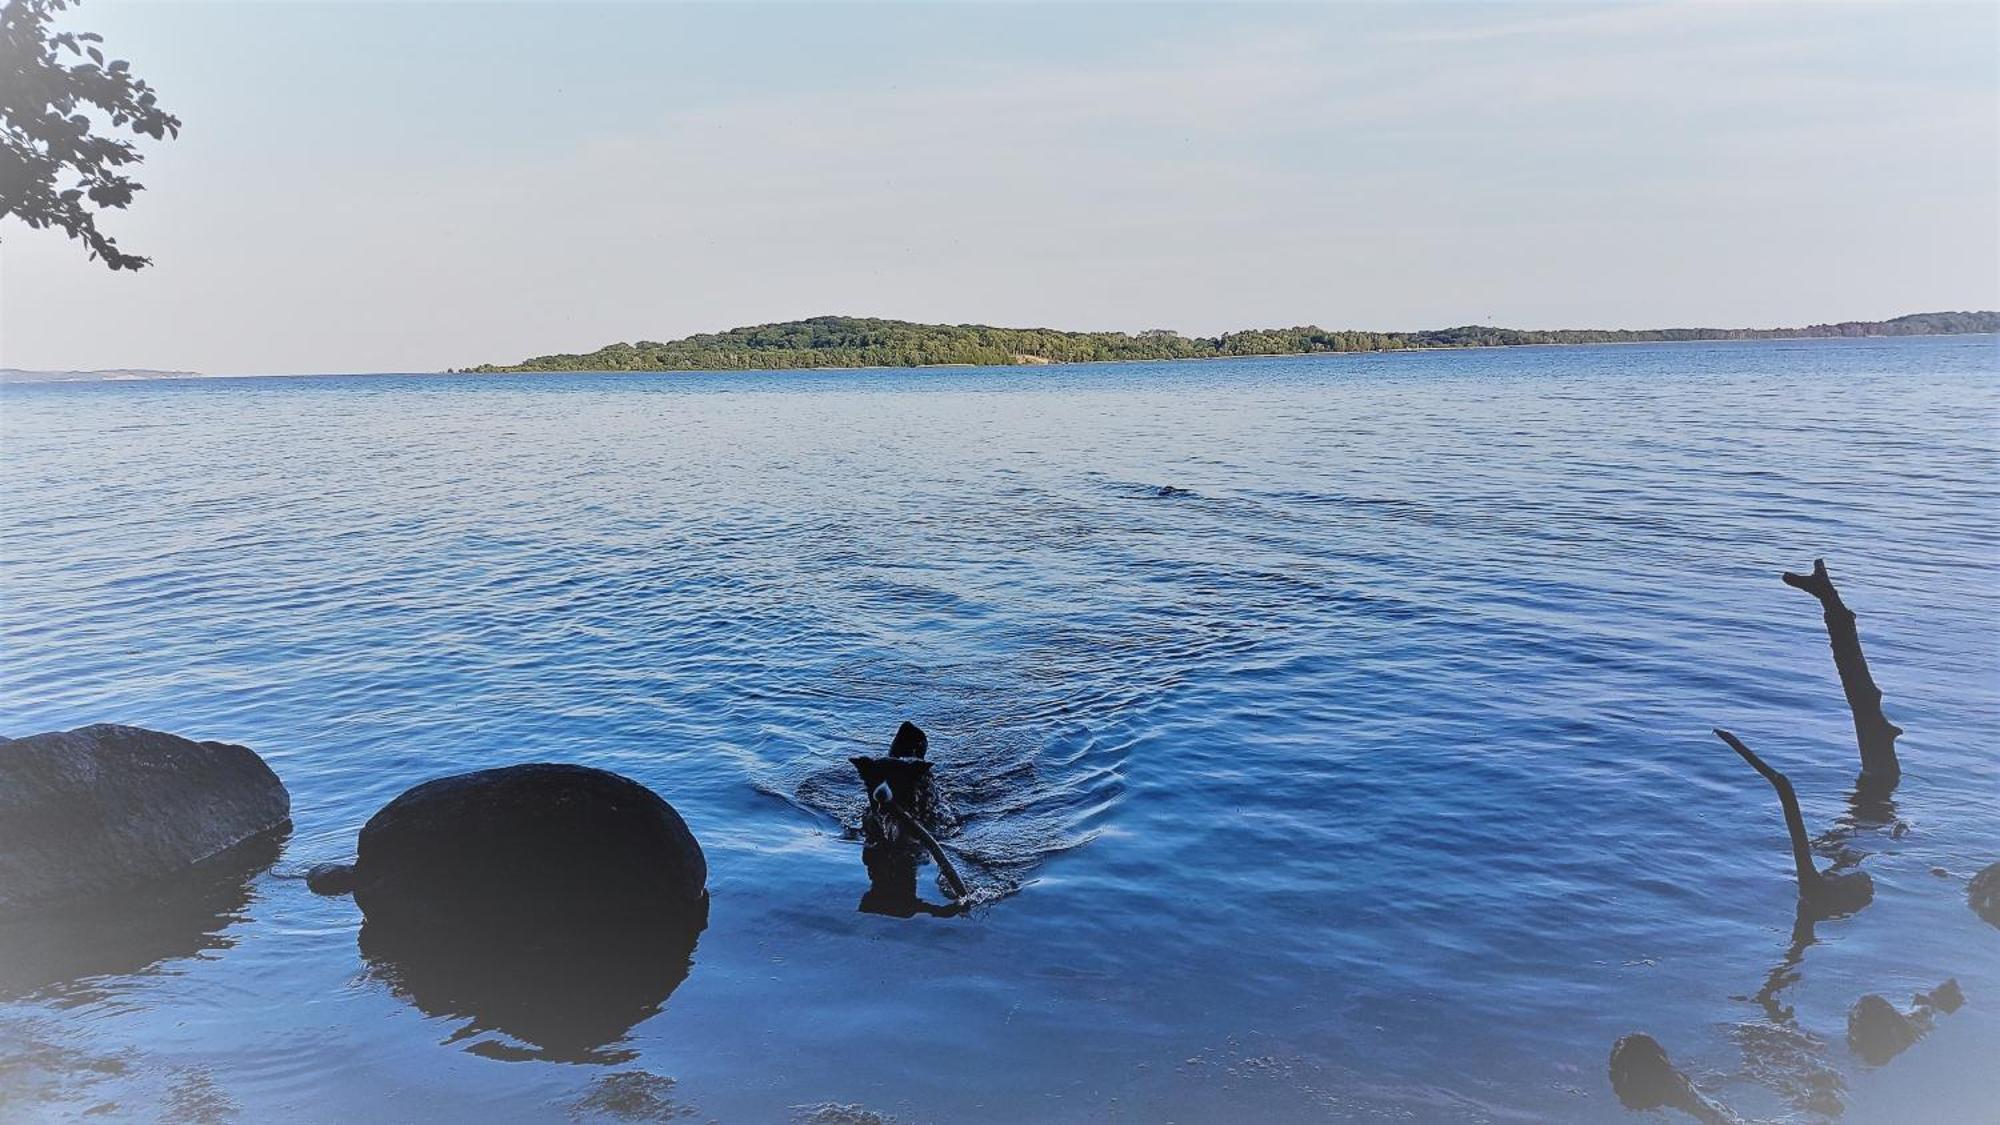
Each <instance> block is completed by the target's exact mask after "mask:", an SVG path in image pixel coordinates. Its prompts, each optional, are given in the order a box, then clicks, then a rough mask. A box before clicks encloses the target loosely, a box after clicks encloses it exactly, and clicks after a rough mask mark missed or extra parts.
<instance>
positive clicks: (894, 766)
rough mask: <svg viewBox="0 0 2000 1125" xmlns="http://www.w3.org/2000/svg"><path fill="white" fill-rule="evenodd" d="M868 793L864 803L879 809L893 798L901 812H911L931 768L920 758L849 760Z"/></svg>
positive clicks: (928, 777)
mask: <svg viewBox="0 0 2000 1125" xmlns="http://www.w3.org/2000/svg"><path fill="white" fill-rule="evenodd" d="M847 760H848V761H850V762H853V763H854V769H855V771H856V772H858V773H859V774H860V775H861V785H862V787H863V788H865V789H867V790H868V803H869V804H870V805H880V804H882V803H883V801H884V799H885V798H894V799H895V801H896V803H897V804H899V805H901V806H903V808H905V809H915V808H916V807H917V805H918V801H917V794H918V792H919V791H920V790H921V789H922V787H923V786H924V785H926V784H927V783H928V782H929V781H930V776H931V764H930V763H929V762H927V761H925V760H924V759H922V758H849V759H847Z"/></svg>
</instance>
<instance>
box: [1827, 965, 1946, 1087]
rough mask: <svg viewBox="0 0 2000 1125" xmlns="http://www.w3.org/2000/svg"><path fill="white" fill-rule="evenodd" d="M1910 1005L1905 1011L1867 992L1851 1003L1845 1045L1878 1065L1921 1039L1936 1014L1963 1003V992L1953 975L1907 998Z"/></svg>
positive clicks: (1932, 1022)
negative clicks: (1900, 1010) (1926, 990)
mask: <svg viewBox="0 0 2000 1125" xmlns="http://www.w3.org/2000/svg"><path fill="white" fill-rule="evenodd" d="M1910 1003H1911V1005H1912V1007H1911V1008H1910V1010H1909V1011H1908V1012H1907V1013H1905V1012H1899V1011H1897V1010H1896V1006H1895V1005H1894V1004H1891V1003H1889V1002H1888V1001H1887V1000H1884V999H1883V998H1881V997H1880V996H1875V995H1868V996H1863V997H1862V998H1861V999H1859V1000H1856V1001H1855V1002H1854V1007H1853V1008H1851V1009H1849V1010H1848V1013H1847V1045H1848V1046H1849V1047H1852V1048H1853V1049H1854V1053H1855V1054H1857V1055H1860V1056H1861V1057H1862V1058H1863V1059H1864V1060H1866V1061H1867V1062H1868V1063H1869V1064H1870V1065H1871V1066H1881V1065H1882V1064H1883V1063H1886V1062H1888V1061H1889V1060H1890V1059H1893V1058H1895V1057H1896V1056H1897V1055H1900V1054H1902V1053H1903V1051H1904V1050H1906V1049H1907V1048H1908V1047H1909V1046H1910V1044H1912V1043H1915V1042H1916V1041H1917V1040H1919V1039H1922V1038H1923V1037H1924V1035H1925V1034H1926V1033H1928V1032H1929V1031H1930V1029H1931V1025H1932V1024H1934V1023H1935V1022H1937V1017H1938V1016H1940V1015H1950V1014H1951V1013H1953V1012H1956V1011H1958V1010H1959V1008H1961V1007H1963V1006H1964V1005H1965V993H1964V992H1963V991H1961V990H1960V989H1959V987H1958V978H1956V977H1953V978H1951V979H1950V980H1947V981H1945V982H1944V983H1943V984H1941V985H1938V986H1937V987H1936V988H1933V989H1931V990H1930V991H1929V992H1919V993H1917V994H1916V995H1915V996H1912V997H1910Z"/></svg>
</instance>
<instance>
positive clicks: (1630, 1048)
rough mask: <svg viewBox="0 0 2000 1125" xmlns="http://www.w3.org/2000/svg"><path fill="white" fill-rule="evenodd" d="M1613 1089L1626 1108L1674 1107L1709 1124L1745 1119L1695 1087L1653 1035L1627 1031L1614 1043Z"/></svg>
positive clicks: (1718, 1124) (1716, 1124)
mask: <svg viewBox="0 0 2000 1125" xmlns="http://www.w3.org/2000/svg"><path fill="white" fill-rule="evenodd" d="M1611 1089H1612V1091H1613V1092H1614V1093H1616V1094H1617V1095H1618V1100H1619V1101H1620V1102H1621V1103H1623V1104H1624V1106H1625V1108H1627V1109H1661V1108H1664V1107H1672V1108H1674V1109H1678V1110H1680V1111H1681V1112H1683V1113H1685V1114H1688V1115H1689V1116H1691V1117H1693V1118H1694V1119H1695V1120H1697V1121H1703V1122H1707V1123H1709V1125H1725V1123H1736V1122H1740V1121H1741V1120H1742V1118H1740V1117H1737V1116H1736V1114H1735V1113H1734V1112H1732V1111H1731V1110H1730V1109H1729V1107H1727V1106H1724V1105H1720V1104H1718V1103H1716V1102H1714V1101H1711V1100H1710V1099H1709V1097H1708V1095H1706V1094H1704V1093H1702V1092H1701V1090H1699V1089H1698V1088H1696V1086H1695V1084H1694V1083H1693V1082H1691V1081H1689V1080H1688V1076H1687V1075H1685V1074H1682V1073H1681V1072H1680V1070H1679V1069H1678V1068H1676V1067H1675V1066H1674V1064H1673V1060H1672V1059H1669V1058H1668V1057H1667V1049H1666V1048H1665V1047H1662V1046H1660V1042H1659V1040H1657V1039H1654V1038H1653V1037H1652V1036H1650V1035H1639V1034H1634V1035H1627V1036H1625V1037H1624V1038H1622V1039H1620V1040H1619V1041H1618V1042H1617V1043H1615V1044H1613V1045H1612V1047H1611Z"/></svg>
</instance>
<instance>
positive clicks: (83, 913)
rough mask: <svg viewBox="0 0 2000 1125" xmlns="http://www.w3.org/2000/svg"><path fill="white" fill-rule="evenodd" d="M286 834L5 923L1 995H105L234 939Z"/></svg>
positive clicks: (74, 998) (0, 942)
mask: <svg viewBox="0 0 2000 1125" xmlns="http://www.w3.org/2000/svg"><path fill="white" fill-rule="evenodd" d="M288 835H289V833H288V832H273V833H268V834H266V835H263V836H259V837H256V838H255V839H251V840H246V841H244V842H243V843H242V844H239V845H237V846H236V847H234V848H231V849H229V850H228V851H226V852H224V853H222V854H221V855H219V856H216V857H215V858H213V859H210V860H208V861H206V862H203V863H201V864H199V865H197V866H196V867H194V868H193V869H191V870H189V871H186V872H183V873H181V874H179V875H176V876H173V877H171V878H167V879H161V880H157V881H154V882H151V883H148V884H146V885H144V886H141V887H136V888H130V889H126V890H123V891H120V892H119V893H116V894H105V895H100V896H96V897H92V898H87V899H80V900H76V901H72V902H64V903H60V904H55V905H51V906H48V907H46V908H40V909H37V910H34V911H31V912H29V913H27V914H26V916H23V917H17V918H8V919H5V920H0V999H13V998H17V997H23V996H29V995H41V996H45V997H48V998H51V999H55V1000H57V1001H59V1002H62V1003H64V1004H81V1003H88V1002H90V1001H92V1000H96V999H99V998H101V997H102V996H103V995H104V994H105V991H106V989H105V986H103V985H101V984H100V983H99V982H100V981H101V980H102V979H103V978H107V977H117V976H126V975H131V974H137V973H147V972H152V971H155V970H157V969H158V968H159V967H160V966H162V965H164V964H166V963H169V962H172V961H175V960H178V959H181V958H185V957H193V956H196V955H199V954H201V953H204V952H208V951H210V950H217V949H227V948H229V947H230V946H231V945H233V944H235V942H234V941H233V940H232V939H231V938H230V937H229V936H228V933H227V930H228V929H229V927H230V926H232V925H233V924H235V923H237V922H240V921H244V920H246V919H247V917H248V909H249V907H250V904H251V903H252V901H253V900H254V898H255V895H254V893H253V891H252V883H253V881H254V880H255V879H256V877H257V875H258V874H259V873H261V872H262V871H264V869H266V868H268V867H270V866H271V864H272V863H274V862H276V861H277V859H278V856H279V854H280V853H281V852H282V851H283V850H284V846H285V840H286V838H287V837H288Z"/></svg>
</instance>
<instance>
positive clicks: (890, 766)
mask: <svg viewBox="0 0 2000 1125" xmlns="http://www.w3.org/2000/svg"><path fill="white" fill-rule="evenodd" d="M929 749H930V739H929V738H927V737H926V736H925V735H924V732H923V730H922V728H920V727H918V726H917V725H916V724H915V723H904V724H903V725H902V726H901V727H899V728H897V730H896V737H895V739H894V741H892V742H891V743H890V744H889V753H888V755H887V756H886V757H856V758H849V759H848V761H850V762H852V763H854V769H855V771H856V772H857V773H859V774H860V775H861V784H862V786H863V787H865V788H866V789H867V790H868V811H867V812H865V813H863V814H862V817H861V861H862V863H863V864H864V865H866V867H867V868H868V882H869V888H868V893H867V894H866V895H863V896H862V898H861V909H863V910H866V911H868V912H869V913H873V914H892V915H896V916H898V917H904V918H907V917H910V916H912V915H914V914H917V913H919V912H922V913H929V914H956V913H958V912H959V911H961V910H963V909H964V904H963V903H962V902H957V903H953V904H951V905H950V906H943V907H940V906H936V905H934V904H931V903H927V902H924V901H922V900H921V899H919V898H918V897H917V865H918V863H919V862H920V859H921V855H922V853H923V852H924V851H928V852H930V854H931V857H932V858H933V859H935V860H936V861H937V865H938V870H939V871H941V872H943V873H944V877H945V882H946V883H948V884H949V885H950V886H951V889H952V892H953V893H954V894H955V895H956V896H957V897H958V898H959V899H961V900H962V899H964V898H966V897H967V895H968V894H969V893H970V892H969V891H967V890H966V886H965V880H963V879H961V878H959V875H958V869H957V868H955V867H953V866H952V863H951V860H950V858H948V857H947V856H946V855H945V853H944V849H943V848H942V847H940V846H939V845H938V842H937V837H936V836H934V835H932V832H933V830H934V829H937V828H939V827H941V826H942V820H943V818H944V815H945V806H944V801H943V799H942V798H941V797H940V796H939V794H938V790H937V784H936V782H935V781H934V780H933V779H932V776H931V763H930V762H929V761H928V760H926V759H925V757H924V755H925V753H927V752H928V751H929Z"/></svg>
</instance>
